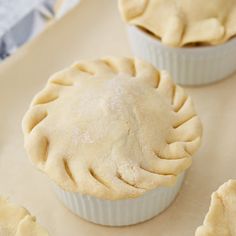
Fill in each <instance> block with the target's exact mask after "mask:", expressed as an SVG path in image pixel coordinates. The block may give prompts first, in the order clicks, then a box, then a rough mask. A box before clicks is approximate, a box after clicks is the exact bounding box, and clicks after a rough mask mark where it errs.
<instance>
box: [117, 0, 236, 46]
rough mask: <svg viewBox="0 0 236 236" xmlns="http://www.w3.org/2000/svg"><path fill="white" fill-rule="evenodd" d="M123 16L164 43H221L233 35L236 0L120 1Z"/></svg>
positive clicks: (172, 44)
mask: <svg viewBox="0 0 236 236" xmlns="http://www.w3.org/2000/svg"><path fill="white" fill-rule="evenodd" d="M119 8H120V12H121V14H122V16H123V19H124V20H125V21H126V22H128V23H130V24H133V25H136V26H140V27H142V28H143V29H145V30H147V31H149V32H151V33H152V34H154V35H155V36H156V37H157V38H159V39H161V41H162V43H163V44H166V45H169V46H173V47H182V46H185V45H188V44H194V43H198V44H209V45H216V44H221V43H224V42H226V41H227V40H229V39H230V38H232V37H233V36H235V35H236V0H216V1H205V0H195V1H192V0H140V1H136V0H120V1H119Z"/></svg>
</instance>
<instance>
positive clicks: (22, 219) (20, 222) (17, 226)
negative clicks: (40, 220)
mask: <svg viewBox="0 0 236 236" xmlns="http://www.w3.org/2000/svg"><path fill="white" fill-rule="evenodd" d="M0 235H1V236H49V234H48V233H47V232H46V230H45V229H43V228H42V227H41V226H40V225H39V224H37V223H36V219H35V217H33V216H31V215H30V213H29V212H28V211H27V210H26V209H25V208H23V207H20V206H17V205H15V204H13V203H11V202H9V201H8V200H7V199H6V198H3V197H1V196H0Z"/></svg>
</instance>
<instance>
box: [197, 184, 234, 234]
mask: <svg viewBox="0 0 236 236" xmlns="http://www.w3.org/2000/svg"><path fill="white" fill-rule="evenodd" d="M235 235H236V180H229V181H228V182H226V183H224V184H223V185H222V186H220V188H219V189H218V190H217V191H216V192H214V193H213V194H212V196H211V204H210V208H209V212H208V213H207V215H206V217H205V220H204V222H203V225H202V226H200V227H199V228H198V229H197V231H196V233H195V236H235Z"/></svg>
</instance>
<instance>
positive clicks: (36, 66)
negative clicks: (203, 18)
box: [0, 0, 236, 236]
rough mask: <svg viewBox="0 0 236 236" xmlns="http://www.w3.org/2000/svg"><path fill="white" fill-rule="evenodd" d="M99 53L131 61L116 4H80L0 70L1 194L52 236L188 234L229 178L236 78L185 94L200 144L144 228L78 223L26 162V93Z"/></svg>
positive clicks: (233, 161) (234, 167)
mask: <svg viewBox="0 0 236 236" xmlns="http://www.w3.org/2000/svg"><path fill="white" fill-rule="evenodd" d="M104 55H120V56H129V55H131V53H130V49H129V46H128V41H127V37H126V33H125V28H124V25H123V23H122V21H121V19H120V16H119V14H118V10H117V2H116V1H111V0H99V1H97V0H86V1H85V0H84V1H82V2H81V4H80V5H79V6H78V7H76V8H75V9H74V10H73V11H72V12H70V14H69V15H67V16H66V17H65V18H63V19H61V20H59V21H58V22H56V23H55V24H53V25H51V26H49V27H48V29H47V30H46V31H45V32H44V33H42V34H41V35H40V36H39V37H38V38H37V39H36V40H34V41H32V42H31V43H30V44H28V45H26V46H24V47H23V48H22V49H19V50H18V52H17V53H16V54H15V55H13V56H12V57H11V58H9V59H7V60H6V61H4V62H3V63H2V64H0V194H2V195H5V196H10V199H12V200H13V201H14V202H16V203H18V204H20V205H22V206H25V207H26V208H28V209H29V210H30V211H31V213H32V214H34V215H36V216H37V219H38V221H39V222H40V223H41V224H42V225H44V226H45V227H46V228H47V229H48V230H49V232H50V234H51V235H52V236H78V235H86V236H92V235H96V236H99V235H102V236H108V235H109V236H118V235H119V236H120V235H123V236H134V235H135V236H141V235H149V236H154V235H155V236H157V235H158V236H160V235H161V236H162V235H163V236H190V235H193V233H194V231H195V229H196V227H197V226H198V225H200V224H201V223H202V221H203V218H204V215H205V213H206V212H207V210H208V206H209V202H210V195H211V193H212V191H214V190H216V189H217V187H218V186H219V185H221V184H222V183H223V182H225V181H226V180H228V179H229V178H236V155H235V151H236V138H235V134H236V102H235V101H236V92H235V90H236V75H234V76H232V77H231V78H228V79H225V80H223V81H221V82H219V83H216V84H212V85H208V86H205V87H198V88H187V90H188V93H189V94H191V95H192V97H193V99H194V101H195V106H196V108H197V111H198V113H199V114H200V117H201V119H202V122H203V126H204V137H203V142H202V146H201V148H200V150H199V152H198V153H197V154H196V155H195V157H194V163H193V165H192V167H191V168H190V170H189V172H188V175H187V178H186V181H185V183H184V185H183V188H182V190H181V192H180V193H179V195H178V197H177V199H176V200H175V202H174V203H173V204H172V205H171V206H170V207H169V208H168V209H167V210H166V211H165V212H164V213H162V214H161V215H159V216H158V217H155V218H154V219H152V220H150V221H147V222H145V223H142V224H139V225H135V226H130V227H123V228H112V227H103V226H98V225H95V224H92V223H89V222H86V221H84V220H82V219H80V218H79V217H77V216H75V215H73V214H72V213H71V212H70V211H69V210H67V209H66V208H65V207H64V206H63V205H62V204H61V203H60V202H59V201H58V200H57V198H56V196H55V194H54V193H53V191H52V189H51V183H50V181H49V179H48V177H47V176H46V175H44V174H43V173H41V172H39V171H37V170H36V168H34V166H33V165H32V164H31V163H30V161H29V160H28V158H27V157H26V153H25V151H24V148H23V137H22V132H21V120H22V116H23V114H24V112H25V111H26V110H27V107H28V105H29V103H30V101H31V99H32V97H33V95H34V94H35V93H36V92H38V91H39V90H40V89H41V88H42V86H43V85H44V84H45V82H46V80H47V79H48V77H49V75H50V74H52V73H53V72H56V71H57V70H59V69H62V68H64V67H66V66H68V65H70V64H71V63H73V62H74V61H75V60H78V59H87V58H98V57H100V56H104Z"/></svg>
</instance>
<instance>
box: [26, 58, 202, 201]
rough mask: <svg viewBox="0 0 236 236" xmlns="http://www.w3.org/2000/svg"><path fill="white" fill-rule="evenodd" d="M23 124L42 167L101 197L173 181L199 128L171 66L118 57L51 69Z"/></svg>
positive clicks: (67, 185) (66, 184)
mask: <svg viewBox="0 0 236 236" xmlns="http://www.w3.org/2000/svg"><path fill="white" fill-rule="evenodd" d="M22 125H23V132H24V137H25V148H26V151H27V153H28V156H29V158H30V159H31V161H32V162H33V163H34V164H35V165H36V166H37V167H38V168H39V169H40V170H42V171H43V172H46V173H47V174H48V175H49V177H50V178H51V179H53V180H54V181H55V182H56V183H57V184H58V185H59V186H61V187H62V188H63V189H64V190H66V191H72V192H80V193H81V194H88V195H92V196H95V197H99V198H102V199H124V198H132V197H137V196H140V195H141V194H143V193H145V192H146V191H148V190H150V189H154V188H157V187H159V186H172V185H173V184H174V183H175V180H176V176H177V175H179V174H180V173H182V172H183V171H184V170H186V169H187V168H188V167H189V166H190V165H191V161H192V154H193V153H194V152H195V151H196V149H197V148H198V146H199V144H200V139H201V133H202V127H201V122H200V120H199V118H198V116H197V115H196V113H195V110H194V107H193V104H192V100H191V98H190V97H189V96H188V95H187V94H186V93H185V91H184V90H183V89H182V88H181V87H179V86H177V85H175V84H174V83H173V81H172V80H171V79H170V78H169V75H168V73H166V72H165V71H158V70H157V69H155V68H154V67H153V66H152V65H150V64H148V63H146V62H143V61H141V60H138V59H131V58H117V57H108V58H103V59H100V60H91V61H80V62H77V63H75V64H74V65H72V66H71V67H69V68H67V69H65V70H63V71H60V72H58V73H56V74H55V75H53V76H52V77H51V78H50V79H49V81H48V83H47V85H46V87H45V88H44V89H43V90H42V91H41V92H40V93H38V94H37V95H36V96H35V98H34V99H33V101H32V103H31V105H30V108H29V110H28V111H27V112H26V115H25V116H24V119H23V124H22Z"/></svg>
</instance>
